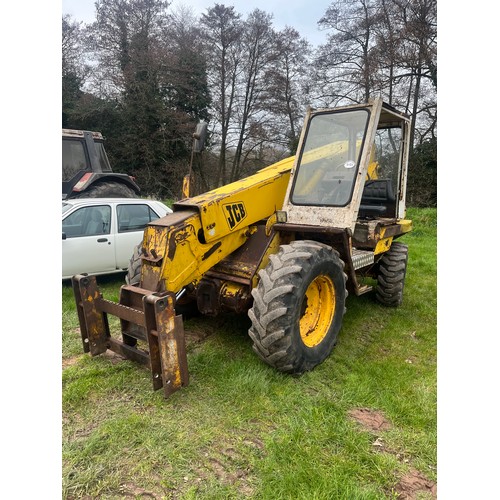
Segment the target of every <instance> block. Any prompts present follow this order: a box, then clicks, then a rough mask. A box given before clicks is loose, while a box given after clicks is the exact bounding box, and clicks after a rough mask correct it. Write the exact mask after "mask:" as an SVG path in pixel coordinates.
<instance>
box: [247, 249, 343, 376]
mask: <svg viewBox="0 0 500 500" xmlns="http://www.w3.org/2000/svg"><path fill="white" fill-rule="evenodd" d="M343 269H344V263H343V262H342V261H341V260H340V258H339V256H338V253H337V252H336V251H335V250H333V249H332V248H331V247H329V246H327V245H324V244H322V243H318V242H315V241H294V242H292V243H290V244H289V245H282V246H281V247H280V248H279V251H278V253H277V254H276V255H271V256H270V260H269V264H268V265H267V266H266V268H265V269H263V270H261V271H260V272H259V276H260V281H259V284H258V286H257V287H256V288H255V289H254V290H252V295H253V298H254V303H253V307H252V308H251V309H250V310H249V312H248V315H249V317H250V319H251V321H252V326H251V328H250V330H249V332H248V333H249V335H250V337H251V338H252V340H253V349H254V351H255V352H256V353H257V354H258V355H259V357H260V358H261V359H262V360H263V361H265V362H266V363H267V364H269V365H271V366H273V367H275V368H276V369H277V370H279V371H282V372H287V373H302V372H305V371H308V370H312V369H313V368H314V367H315V366H316V365H318V364H319V363H321V362H322V361H324V359H325V358H326V357H327V356H328V355H329V354H330V352H331V350H332V349H333V346H334V345H335V342H336V340H337V335H338V332H339V330H340V327H341V325H342V318H343V316H344V313H345V299H346V297H347V291H346V286H345V284H346V275H345V274H344V271H343Z"/></svg>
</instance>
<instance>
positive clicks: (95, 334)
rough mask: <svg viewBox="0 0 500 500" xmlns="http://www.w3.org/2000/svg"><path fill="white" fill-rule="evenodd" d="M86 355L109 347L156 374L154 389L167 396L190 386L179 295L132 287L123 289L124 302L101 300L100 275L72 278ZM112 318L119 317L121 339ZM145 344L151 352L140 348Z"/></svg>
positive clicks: (153, 376) (153, 375) (123, 287)
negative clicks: (115, 333)
mask: <svg viewBox="0 0 500 500" xmlns="http://www.w3.org/2000/svg"><path fill="white" fill-rule="evenodd" d="M71 281H72V285H73V292H74V295H75V300H76V306H77V312H78V320H79V322H80V332H81V336H82V342H83V350H84V352H90V354H91V355H92V356H97V355H99V354H102V353H103V352H106V350H107V349H109V350H110V351H113V352H115V353H117V354H120V355H121V356H123V357H125V358H127V359H130V360H132V361H135V362H137V363H139V364H141V365H143V366H146V367H148V368H149V369H150V370H151V375H152V382H153V389H154V390H158V389H161V388H162V387H163V391H164V395H165V397H168V396H170V395H171V394H172V393H173V392H175V391H177V390H178V389H180V388H181V387H184V386H187V385H188V384H189V373H188V365H187V355H186V343H185V338H184V327H183V323H182V316H176V315H175V309H174V306H175V295H174V294H172V293H169V292H166V293H151V292H150V291H149V290H144V289H142V288H139V287H135V286H132V285H123V286H122V287H121V289H120V303H119V304H117V303H115V302H111V301H109V300H106V299H104V298H103V297H102V294H101V292H100V291H99V288H98V286H97V281H96V278H95V276H87V275H85V274H79V275H76V276H74V277H73V278H72V280H71ZM108 314H112V315H114V316H117V317H119V318H120V323H121V330H122V332H121V333H122V340H118V339H116V338H113V337H112V336H111V333H110V329H109V324H108ZM137 340H142V341H146V342H147V344H148V347H149V352H148V351H145V350H142V349H139V348H138V347H137Z"/></svg>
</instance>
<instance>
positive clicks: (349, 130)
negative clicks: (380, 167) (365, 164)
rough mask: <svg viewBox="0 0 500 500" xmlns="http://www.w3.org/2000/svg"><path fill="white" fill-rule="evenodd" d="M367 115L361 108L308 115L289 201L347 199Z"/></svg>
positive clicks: (325, 203) (311, 202)
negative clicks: (309, 117) (309, 118)
mask: <svg viewBox="0 0 500 500" xmlns="http://www.w3.org/2000/svg"><path fill="white" fill-rule="evenodd" d="M368 118H369V112H368V110H365V109H360V110H350V111H344V112H342V111H339V112H334V113H319V114H316V115H313V116H312V118H311V120H310V122H309V126H308V129H307V133H306V137H305V140H304V146H303V149H302V152H301V155H300V158H299V163H298V166H297V173H296V175H295V180H294V186H293V189H292V195H291V202H292V203H293V204H295V205H317V206H345V205H347V204H348V203H349V202H350V200H351V196H352V190H353V186H354V181H355V179H356V173H357V171H358V166H359V157H360V152H361V146H362V144H363V140H364V137H365V133H366V128H367V124H368Z"/></svg>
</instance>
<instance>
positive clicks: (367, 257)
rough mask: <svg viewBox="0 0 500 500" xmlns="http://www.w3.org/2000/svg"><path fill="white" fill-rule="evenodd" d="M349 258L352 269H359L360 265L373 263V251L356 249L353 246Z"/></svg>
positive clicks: (365, 265)
mask: <svg viewBox="0 0 500 500" xmlns="http://www.w3.org/2000/svg"><path fill="white" fill-rule="evenodd" d="M351 258H352V265H353V266H354V269H361V268H362V267H367V266H370V265H372V264H374V263H375V253H374V252H373V251H370V250H358V249H357V248H353V249H352V254H351Z"/></svg>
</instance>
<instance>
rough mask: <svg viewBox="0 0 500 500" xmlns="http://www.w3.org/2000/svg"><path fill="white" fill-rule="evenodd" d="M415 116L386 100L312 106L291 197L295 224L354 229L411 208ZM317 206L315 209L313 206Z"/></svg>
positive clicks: (289, 202) (289, 205)
mask: <svg viewBox="0 0 500 500" xmlns="http://www.w3.org/2000/svg"><path fill="white" fill-rule="evenodd" d="M408 130H409V118H408V117H407V116H406V115H403V114H401V113H398V112H397V111H396V110H394V109H393V108H392V107H391V106H389V105H387V104H385V103H383V102H382V101H381V100H380V99H375V100H373V101H371V103H370V104H368V105H362V106H359V105H355V106H346V107H344V108H337V109H336V110H334V111H331V110H329V111H326V110H314V111H313V110H310V111H309V113H308V115H307V117H306V124H305V126H304V128H303V132H302V137H301V141H300V144H299V154H298V155H297V160H296V165H295V166H294V169H293V171H292V176H293V179H292V182H291V183H290V188H289V191H288V193H287V197H286V200H285V205H284V210H286V211H287V218H288V222H289V223H296V224H301V223H304V221H308V222H307V223H308V224H311V214H314V215H313V216H314V217H315V222H314V224H315V225H320V226H329V227H338V228H347V227H350V228H351V229H354V226H355V224H356V221H357V220H366V219H372V218H388V219H400V218H403V217H404V212H405V188H404V186H405V184H406V183H405V182H404V178H405V176H406V169H407V158H408V151H407V141H406V135H407V133H408ZM312 208H314V210H311V209H312Z"/></svg>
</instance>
